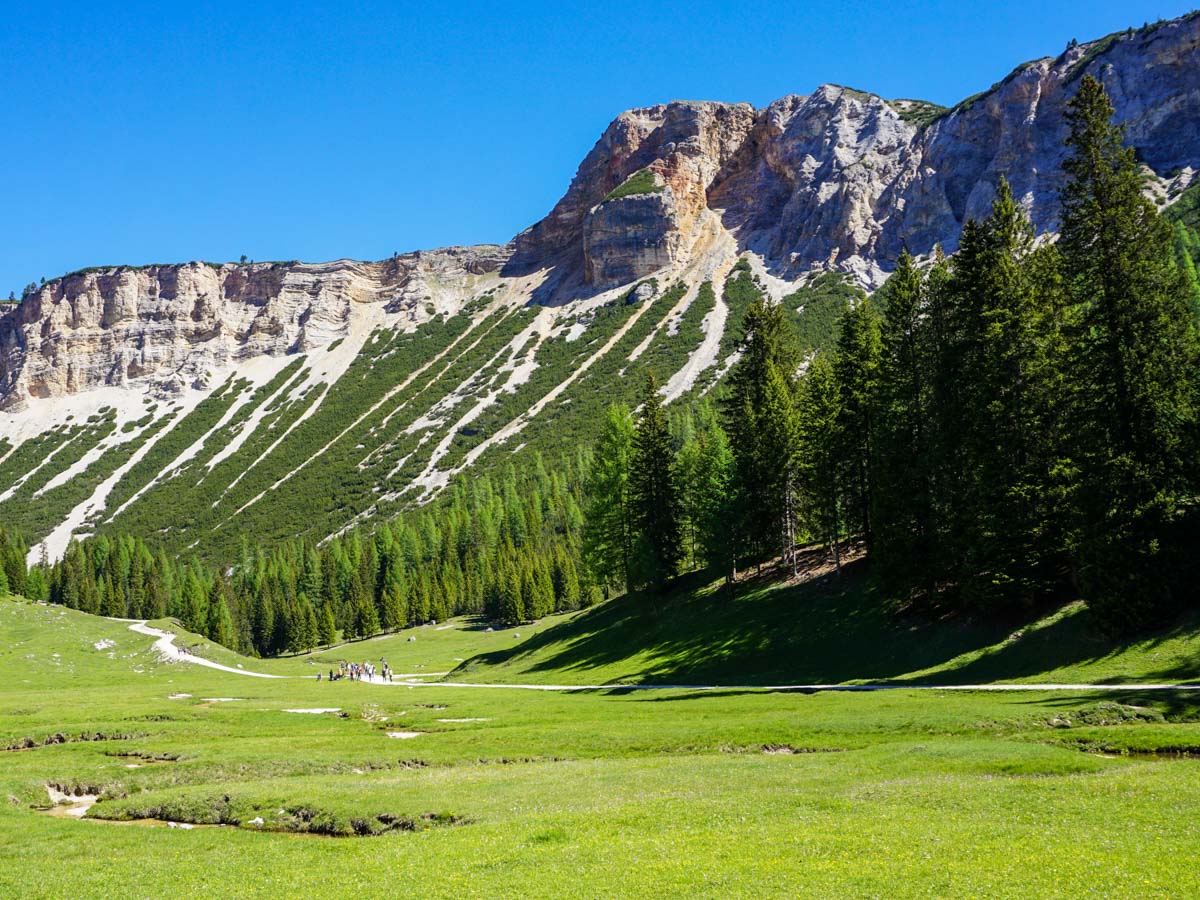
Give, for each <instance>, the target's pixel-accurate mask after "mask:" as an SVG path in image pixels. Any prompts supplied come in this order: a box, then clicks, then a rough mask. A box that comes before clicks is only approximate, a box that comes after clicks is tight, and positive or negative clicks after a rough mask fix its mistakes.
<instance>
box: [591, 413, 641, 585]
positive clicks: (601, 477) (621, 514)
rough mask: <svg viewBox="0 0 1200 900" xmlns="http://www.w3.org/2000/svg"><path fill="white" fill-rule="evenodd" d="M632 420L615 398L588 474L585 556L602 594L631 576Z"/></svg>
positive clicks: (625, 581)
mask: <svg viewBox="0 0 1200 900" xmlns="http://www.w3.org/2000/svg"><path fill="white" fill-rule="evenodd" d="M632 452H633V421H632V418H631V417H630V415H629V410H628V409H627V408H626V407H624V406H621V405H620V404H613V405H612V406H610V407H609V408H608V410H607V413H606V416H605V421H604V427H603V430H602V431H601V433H600V438H599V440H598V441H597V443H596V452H595V457H594V459H593V461H592V468H591V473H590V475H589V479H588V496H589V498H590V500H589V503H588V507H587V514H586V516H585V521H586V525H585V526H584V535H583V557H584V560H585V561H586V563H587V566H588V569H589V570H590V571H591V573H592V577H593V578H594V580H595V581H596V583H597V584H598V585H600V587H601V588H602V589H603V591H604V593H605V595H606V596H607V595H608V592H609V591H610V590H611V589H615V588H619V587H620V586H621V585H624V584H627V583H628V581H629V561H630V554H631V551H632V543H633V528H632V523H631V513H630V502H629V466H630V457H631V454H632Z"/></svg>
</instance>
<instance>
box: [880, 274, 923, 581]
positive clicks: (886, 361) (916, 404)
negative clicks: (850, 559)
mask: <svg viewBox="0 0 1200 900" xmlns="http://www.w3.org/2000/svg"><path fill="white" fill-rule="evenodd" d="M880 293H881V296H882V301H883V309H884V321H883V325H882V334H881V341H880V344H881V352H880V363H879V377H878V389H877V390H878V394H877V401H876V418H875V439H874V441H873V442H872V445H871V479H872V482H873V485H874V490H872V492H871V504H872V514H871V525H872V533H873V536H874V540H873V542H872V547H871V555H872V558H873V563H872V568H873V571H874V573H875V575H876V577H877V578H878V580H879V583H880V584H881V585H882V587H883V590H884V593H885V594H886V595H887V596H889V597H893V598H899V599H902V600H908V599H910V598H911V597H913V596H914V595H915V594H917V593H919V592H920V591H922V590H925V591H927V592H928V593H932V592H933V588H932V587H931V586H930V583H929V578H930V576H931V574H932V573H933V572H934V571H935V548H934V534H935V528H934V524H933V499H932V496H931V484H930V471H929V465H930V459H929V440H930V435H929V421H928V420H929V415H930V413H929V408H928V407H929V397H928V393H929V383H928V382H929V378H928V372H927V369H926V366H927V356H928V352H929V348H928V342H929V334H928V329H927V328H926V327H925V325H926V319H925V318H924V315H925V312H924V308H925V305H926V287H925V279H924V278H923V277H922V275H921V273H920V272H919V271H918V270H917V268H916V266H915V265H914V264H913V259H912V257H911V256H910V255H909V254H908V251H904V252H903V253H901V254H900V259H899V260H898V261H897V263H896V270H895V271H894V272H893V273H892V276H891V277H890V278H889V279H888V280H887V282H886V283H885V284H884V286H883V288H882V289H881V292H880Z"/></svg>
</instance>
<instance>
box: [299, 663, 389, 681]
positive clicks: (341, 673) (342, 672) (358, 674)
mask: <svg viewBox="0 0 1200 900" xmlns="http://www.w3.org/2000/svg"><path fill="white" fill-rule="evenodd" d="M376 673H378V675H379V680H380V681H393V680H394V678H393V672H392V667H391V666H389V665H388V663H387V660H386V659H381V660H379V666H378V667H376V666H375V664H374V663H372V662H369V661H368V662H361V663H355V662H340V663H338V667H337V669H336V670H334V669H330V670H329V680H330V681H341V680H342V679H343V678H349V679H350V680H351V681H374V680H375V675H376ZM320 680H321V673H320V672H318V673H317V681H320Z"/></svg>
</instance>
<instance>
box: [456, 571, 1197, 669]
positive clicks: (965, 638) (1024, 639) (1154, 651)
mask: <svg viewBox="0 0 1200 900" xmlns="http://www.w3.org/2000/svg"><path fill="white" fill-rule="evenodd" d="M862 565H863V564H862V562H857V563H853V564H851V565H850V566H848V567H847V568H846V569H845V570H844V574H843V575H842V576H840V577H839V576H836V575H833V574H825V575H822V576H821V577H818V578H816V579H814V580H812V581H808V582H803V583H800V584H796V585H790V586H789V585H786V584H785V585H780V584H777V583H772V582H769V581H765V582H756V581H755V580H751V581H750V582H749V583H747V584H744V585H741V586H740V587H739V590H738V592H737V594H736V595H734V596H730V595H729V592H728V590H727V589H725V588H724V587H723V586H721V585H720V583H714V584H705V585H702V586H700V587H696V586H695V585H689V586H685V587H684V588H683V589H681V590H679V591H677V592H676V593H674V594H672V595H669V596H668V597H667V598H665V599H664V600H659V601H655V602H652V601H650V600H648V599H646V598H643V597H637V596H626V597H621V598H618V599H616V600H614V601H611V602H609V603H606V604H603V605H601V606H597V607H594V608H592V609H589V610H585V611H583V612H580V613H576V614H572V615H569V616H566V617H562V618H560V619H559V620H557V621H546V622H544V623H542V625H543V630H542V631H541V632H540V633H538V634H536V635H531V636H527V639H525V640H523V641H522V642H521V643H520V644H518V645H515V646H512V647H508V648H504V649H501V650H496V651H491V652H487V653H484V654H481V655H480V656H477V657H475V658H474V659H471V660H469V661H467V662H465V663H463V664H462V665H461V666H460V667H459V668H458V669H457V670H456V671H455V672H453V673H452V674H451V676H450V680H466V681H488V682H510V683H514V682H516V683H520V682H538V681H542V680H553V681H554V682H555V683H559V684H608V683H646V684H720V685H772V684H775V685H778V684H797V683H800V684H830V683H851V684H853V683H862V682H894V683H900V684H903V683H913V684H977V683H990V682H1022V681H1044V682H1056V683H1077V684H1101V683H1121V682H1129V683H1140V682H1186V681H1200V618H1198V617H1196V616H1194V615H1193V616H1189V617H1186V618H1184V619H1183V620H1181V621H1180V622H1179V623H1177V624H1176V626H1175V627H1173V628H1171V629H1169V630H1167V631H1164V632H1162V633H1159V634H1155V635H1151V636H1148V637H1144V638H1142V639H1139V640H1136V641H1132V642H1115V641H1113V640H1110V639H1108V638H1106V637H1105V636H1104V635H1102V634H1101V633H1099V632H1097V631H1096V630H1095V629H1094V627H1093V626H1092V624H1091V621H1090V618H1089V616H1088V613H1087V610H1086V609H1085V608H1084V606H1083V605H1082V604H1081V603H1071V604H1067V605H1065V606H1062V607H1060V608H1058V609H1056V610H1053V611H1050V612H1049V613H1046V614H1044V615H1031V616H1030V617H1029V618H1028V620H1025V621H1009V622H995V621H986V620H985V621H962V620H949V621H944V622H928V621H924V620H911V621H910V620H905V619H899V620H898V619H896V618H895V617H893V616H891V615H889V614H888V612H887V611H886V610H885V609H884V606H883V604H882V603H880V602H879V599H878V598H877V597H875V596H874V594H873V592H872V591H871V589H870V586H869V583H868V580H867V578H866V577H865V575H864V574H863V573H862V571H861V566H862Z"/></svg>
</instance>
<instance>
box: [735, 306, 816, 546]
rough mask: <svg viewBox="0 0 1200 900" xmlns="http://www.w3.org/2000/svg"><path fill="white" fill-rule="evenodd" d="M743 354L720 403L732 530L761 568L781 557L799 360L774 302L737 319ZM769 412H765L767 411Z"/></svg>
mask: <svg viewBox="0 0 1200 900" xmlns="http://www.w3.org/2000/svg"><path fill="white" fill-rule="evenodd" d="M737 346H738V350H739V351H740V352H741V355H740V357H739V358H738V361H737V363H736V364H735V365H734V367H733V369H732V370H731V371H730V373H729V378H728V389H727V393H726V396H725V399H724V401H723V410H724V418H725V430H726V433H727V434H728V436H729V444H730V449H731V451H732V454H733V459H734V476H735V477H734V495H735V506H734V514H735V522H736V525H735V528H736V530H737V532H738V535H739V538H740V540H739V549H741V548H742V547H744V548H745V550H746V551H747V552H749V553H750V555H751V556H752V557H753V558H754V559H755V560H756V561H758V562H761V561H762V560H763V559H764V558H766V557H768V556H772V555H774V554H775V553H778V552H779V551H780V550H781V549H783V548H784V545H785V543H786V540H785V537H784V536H785V535H786V534H787V532H788V527H787V522H788V511H789V502H790V501H789V486H790V484H791V477H792V476H791V469H792V454H791V453H789V452H787V449H786V448H787V445H788V443H789V441H790V440H791V437H790V436H791V435H793V434H794V433H795V429H794V427H793V426H794V419H793V418H792V414H793V408H794V395H795V375H796V372H797V371H798V369H799V367H800V362H801V357H800V351H799V346H798V343H797V341H796V337H795V334H794V333H793V331H792V328H791V326H790V324H789V323H788V321H787V318H786V316H785V315H784V310H783V307H782V306H780V305H779V304H770V303H766V302H764V301H763V300H762V299H761V298H760V299H757V300H755V301H754V302H753V303H751V304H750V307H749V308H748V309H747V310H746V314H745V316H744V318H743V321H742V337H741V339H740V340H739V341H738V345H737ZM768 406H769V407H770V409H769V410H768Z"/></svg>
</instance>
